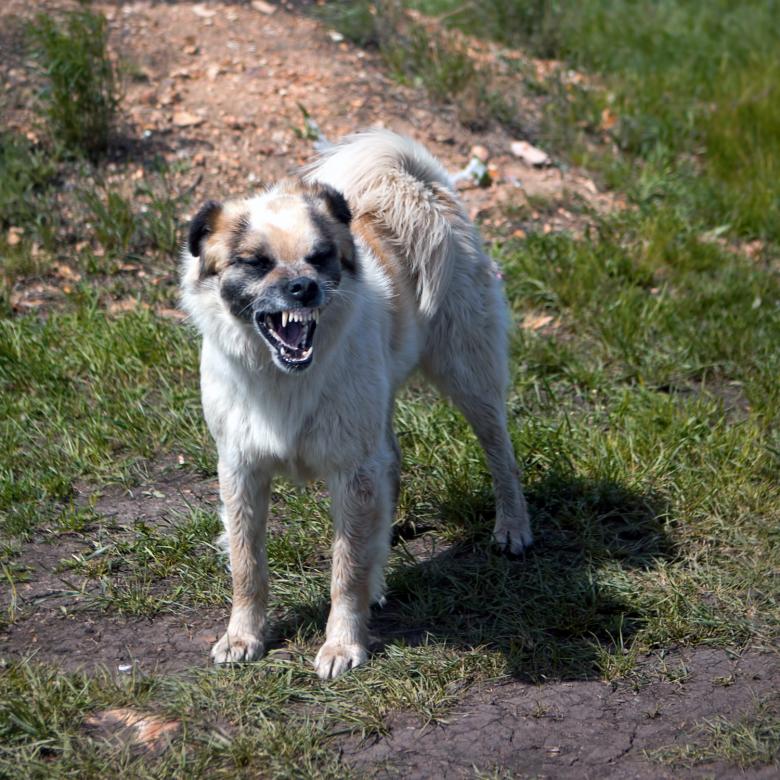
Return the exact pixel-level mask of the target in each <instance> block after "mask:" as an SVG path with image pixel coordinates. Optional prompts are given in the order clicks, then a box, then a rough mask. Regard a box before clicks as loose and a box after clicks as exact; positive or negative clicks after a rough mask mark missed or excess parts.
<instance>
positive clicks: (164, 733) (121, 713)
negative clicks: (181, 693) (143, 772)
mask: <svg viewBox="0 0 780 780" xmlns="http://www.w3.org/2000/svg"><path fill="white" fill-rule="evenodd" d="M84 727H85V728H86V730H87V731H88V732H91V733H92V735H93V736H97V737H102V738H103V739H105V740H107V741H109V742H112V743H113V744H115V745H117V746H118V747H124V746H130V747H132V748H135V749H136V750H138V751H140V752H142V753H147V754H154V755H157V754H159V753H162V752H163V751H164V750H165V749H166V748H167V747H168V746H169V745H170V743H171V740H172V739H173V738H174V737H175V736H176V735H177V734H178V733H179V732H180V731H181V723H179V721H176V720H163V719H162V718H161V717H160V716H159V715H153V714H151V713H148V712H137V711H136V710H131V709H129V708H126V707H118V708H116V709H111V710H103V711H102V712H98V713H95V714H94V715H90V716H89V717H88V718H87V719H86V720H85V721H84Z"/></svg>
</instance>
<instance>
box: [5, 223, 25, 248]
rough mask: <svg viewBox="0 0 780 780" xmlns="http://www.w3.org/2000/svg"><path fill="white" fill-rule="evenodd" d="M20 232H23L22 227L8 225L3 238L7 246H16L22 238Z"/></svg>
mask: <svg viewBox="0 0 780 780" xmlns="http://www.w3.org/2000/svg"><path fill="white" fill-rule="evenodd" d="M22 233H24V228H20V227H9V228H8V233H7V234H6V238H5V240H6V241H7V242H8V246H16V245H17V244H18V243H19V242H20V241H21V240H22Z"/></svg>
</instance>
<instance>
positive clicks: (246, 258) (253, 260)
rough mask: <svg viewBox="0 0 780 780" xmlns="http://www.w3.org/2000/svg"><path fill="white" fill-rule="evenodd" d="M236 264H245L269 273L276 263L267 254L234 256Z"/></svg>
mask: <svg viewBox="0 0 780 780" xmlns="http://www.w3.org/2000/svg"><path fill="white" fill-rule="evenodd" d="M233 263H234V264H235V265H243V266H247V267H249V268H252V269H254V270H255V271H257V272H259V273H263V274H267V273H268V272H269V271H270V270H271V269H272V268H273V267H274V266H275V265H276V263H275V262H274V261H273V260H272V259H271V258H270V257H268V256H267V255H260V254H257V255H239V256H238V257H234V258H233Z"/></svg>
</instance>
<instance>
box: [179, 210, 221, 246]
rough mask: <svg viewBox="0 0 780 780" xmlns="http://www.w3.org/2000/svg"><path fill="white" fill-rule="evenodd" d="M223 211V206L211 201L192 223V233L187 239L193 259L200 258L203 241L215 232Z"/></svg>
mask: <svg viewBox="0 0 780 780" xmlns="http://www.w3.org/2000/svg"><path fill="white" fill-rule="evenodd" d="M220 211H222V204H221V203H217V201H215V200H210V201H208V202H207V203H204V204H203V206H201V208H200V211H198V213H197V214H196V215H195V216H194V217H193V219H192V222H190V232H189V236H188V238H187V248H188V249H189V250H190V254H191V255H192V256H193V257H200V252H201V246H202V244H203V239H204V238H206V236H208V235H209V233H211V232H212V231H213V230H214V226H215V223H216V219H217V216H218V215H219V212H220Z"/></svg>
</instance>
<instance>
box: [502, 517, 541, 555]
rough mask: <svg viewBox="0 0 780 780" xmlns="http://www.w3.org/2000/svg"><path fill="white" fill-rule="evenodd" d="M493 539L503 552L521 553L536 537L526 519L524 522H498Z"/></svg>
mask: <svg viewBox="0 0 780 780" xmlns="http://www.w3.org/2000/svg"><path fill="white" fill-rule="evenodd" d="M493 541H494V543H495V544H496V546H497V547H498V549H499V550H501V552H505V553H509V554H510V555H521V554H522V553H523V552H525V550H527V549H528V548H529V547H530V546H531V545H532V544H533V543H534V537H533V534H532V533H531V528H530V527H529V525H528V521H527V520H526V521H525V522H524V523H520V522H517V523H508V522H506V521H504V522H502V523H496V527H495V528H494V529H493Z"/></svg>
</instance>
